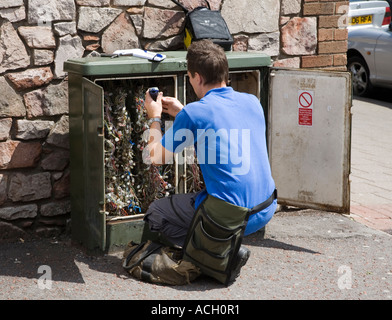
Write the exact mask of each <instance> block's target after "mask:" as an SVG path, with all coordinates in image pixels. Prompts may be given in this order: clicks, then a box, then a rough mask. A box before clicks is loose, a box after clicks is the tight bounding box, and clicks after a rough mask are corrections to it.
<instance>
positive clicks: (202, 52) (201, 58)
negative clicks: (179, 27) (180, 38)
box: [186, 40, 229, 84]
mask: <svg viewBox="0 0 392 320" xmlns="http://www.w3.org/2000/svg"><path fill="white" fill-rule="evenodd" d="M186 59H187V61H188V71H189V72H190V73H191V75H192V76H194V75H195V72H197V73H198V74H199V75H200V76H202V78H203V80H204V84H216V83H221V82H225V83H226V84H227V83H228V80H229V64H228V62H227V58H226V54H225V51H224V50H223V48H222V47H220V46H218V45H216V44H214V43H213V42H212V41H210V40H199V41H195V42H192V44H191V45H190V46H189V47H188V53H187V56H186Z"/></svg>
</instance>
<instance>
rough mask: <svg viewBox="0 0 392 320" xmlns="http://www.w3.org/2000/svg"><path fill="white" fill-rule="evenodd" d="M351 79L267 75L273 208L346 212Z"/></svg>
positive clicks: (313, 73) (306, 73)
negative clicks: (275, 191) (275, 199)
mask: <svg viewBox="0 0 392 320" xmlns="http://www.w3.org/2000/svg"><path fill="white" fill-rule="evenodd" d="M351 105H352V96H351V75H350V73H348V72H336V71H335V72H332V71H320V70H303V69H298V70H293V69H290V70H288V69H270V73H269V112H268V114H269V116H268V128H269V131H268V140H269V156H270V163H271V169H272V175H273V177H274V179H275V183H276V186H277V189H278V199H279V203H280V204H283V205H292V206H296V207H300V208H313V209H318V210H326V211H332V212H340V213H349V212H350V181H349V176H350V152H351Z"/></svg>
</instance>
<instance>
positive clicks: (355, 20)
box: [349, 15, 373, 25]
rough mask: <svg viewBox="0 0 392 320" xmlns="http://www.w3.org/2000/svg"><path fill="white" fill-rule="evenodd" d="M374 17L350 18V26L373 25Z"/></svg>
mask: <svg viewBox="0 0 392 320" xmlns="http://www.w3.org/2000/svg"><path fill="white" fill-rule="evenodd" d="M372 20H373V16H372V15H368V16H359V17H350V21H349V24H350V25H355V24H370V23H372Z"/></svg>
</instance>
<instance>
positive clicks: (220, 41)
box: [172, 0, 233, 51]
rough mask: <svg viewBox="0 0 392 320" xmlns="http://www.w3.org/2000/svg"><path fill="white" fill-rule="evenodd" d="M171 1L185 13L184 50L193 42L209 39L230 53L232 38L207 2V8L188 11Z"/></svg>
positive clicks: (218, 12)
mask: <svg viewBox="0 0 392 320" xmlns="http://www.w3.org/2000/svg"><path fill="white" fill-rule="evenodd" d="M172 1H173V2H174V3H175V4H177V5H178V6H180V7H181V8H182V9H183V10H184V12H185V13H186V17H185V36H184V44H185V47H186V48H188V47H189V46H190V44H191V43H192V42H193V41H198V40H202V39H209V40H211V41H212V42H213V43H215V44H217V45H220V46H221V47H222V48H223V49H224V50H225V51H231V47H232V44H233V37H232V36H231V34H230V31H229V28H228V27H227V24H226V21H225V20H224V19H223V17H222V15H221V13H220V11H215V10H211V7H210V4H209V3H208V1H207V0H205V2H206V4H207V6H208V7H197V8H195V9H194V10H192V11H189V10H188V9H187V8H185V7H184V6H183V5H182V4H181V3H179V2H178V1H176V0H172Z"/></svg>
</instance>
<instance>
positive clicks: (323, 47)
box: [318, 41, 347, 54]
mask: <svg viewBox="0 0 392 320" xmlns="http://www.w3.org/2000/svg"><path fill="white" fill-rule="evenodd" d="M346 51H347V41H326V42H319V44H318V53H319V54H323V53H343V52H346Z"/></svg>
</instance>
